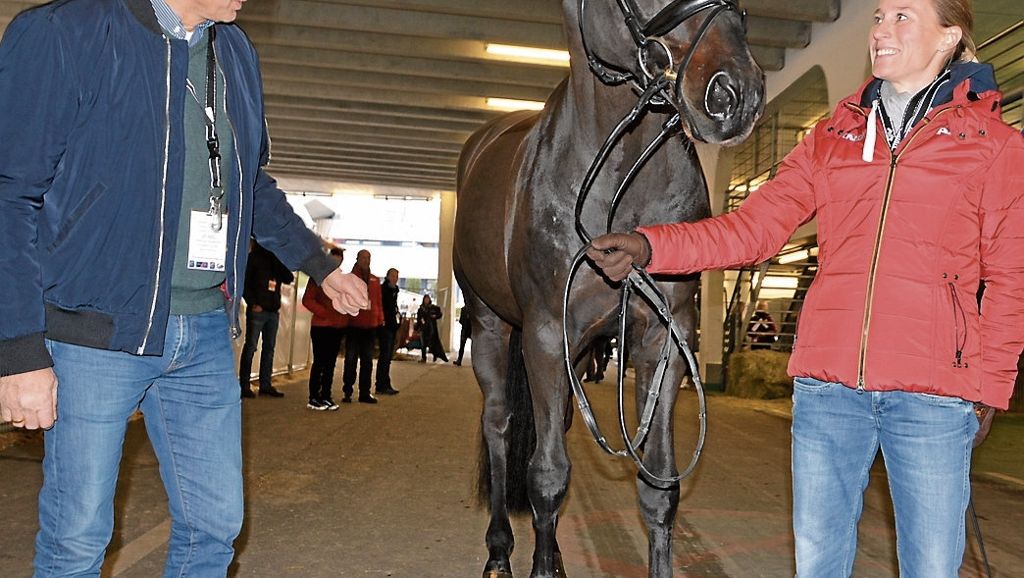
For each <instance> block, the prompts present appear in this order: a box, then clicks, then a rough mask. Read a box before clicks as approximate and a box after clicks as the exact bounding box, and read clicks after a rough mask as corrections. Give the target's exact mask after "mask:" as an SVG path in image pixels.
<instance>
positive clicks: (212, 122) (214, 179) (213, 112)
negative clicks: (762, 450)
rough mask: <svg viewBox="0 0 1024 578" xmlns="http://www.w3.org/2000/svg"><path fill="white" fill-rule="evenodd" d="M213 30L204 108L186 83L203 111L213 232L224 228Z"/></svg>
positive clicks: (207, 57)
mask: <svg viewBox="0 0 1024 578" xmlns="http://www.w3.org/2000/svg"><path fill="white" fill-rule="evenodd" d="M215 30H216V29H215V28H214V27H212V26H211V27H210V28H209V29H208V30H207V34H208V37H207V47H206V106H203V103H201V102H199V97H198V96H197V95H196V89H195V86H193V85H192V82H191V81H187V86H188V91H189V93H191V94H192V98H193V99H194V100H195V101H196V104H198V105H199V107H200V108H201V109H202V110H203V122H205V123H206V148H207V149H208V150H209V152H210V210H209V215H210V216H211V217H216V219H214V220H213V223H212V224H211V225H210V226H211V228H213V230H214V231H220V230H221V228H222V227H223V226H224V186H223V183H221V172H220V168H221V167H220V160H221V156H220V138H219V137H218V136H217V101H216V98H217V96H216V95H217V54H216V53H215V52H214V50H213V39H214V36H215Z"/></svg>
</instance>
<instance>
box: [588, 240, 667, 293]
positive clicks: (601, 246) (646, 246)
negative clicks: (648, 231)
mask: <svg viewBox="0 0 1024 578" xmlns="http://www.w3.org/2000/svg"><path fill="white" fill-rule="evenodd" d="M587 257H589V258H590V260H591V261H593V262H594V264H595V265H597V267H598V268H599V269H601V272H602V273H604V276H605V277H607V278H608V279H610V280H612V281H622V280H623V279H625V278H626V277H627V276H629V273H630V271H632V270H633V265H636V266H637V267H646V266H647V264H648V263H650V262H651V245H650V243H648V242H647V238H646V237H644V236H643V235H641V234H640V233H636V232H631V233H610V234H608V235H601V236H600V237H597V238H595V239H594V240H592V241H591V242H590V248H589V249H587Z"/></svg>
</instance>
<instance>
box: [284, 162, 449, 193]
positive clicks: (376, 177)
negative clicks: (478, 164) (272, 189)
mask: <svg viewBox="0 0 1024 578" xmlns="http://www.w3.org/2000/svg"><path fill="white" fill-rule="evenodd" d="M269 172H270V174H271V175H273V176H277V175H291V176H295V177H304V178H326V179H330V180H336V181H344V182H353V183H367V184H390V185H404V186H411V187H414V188H420V189H439V190H447V191H454V190H455V180H454V179H438V178H429V177H418V176H415V175H400V174H394V173H391V174H389V173H382V172H379V171H348V170H310V169H309V168H303V167H289V168H285V167H281V168H279V169H269Z"/></svg>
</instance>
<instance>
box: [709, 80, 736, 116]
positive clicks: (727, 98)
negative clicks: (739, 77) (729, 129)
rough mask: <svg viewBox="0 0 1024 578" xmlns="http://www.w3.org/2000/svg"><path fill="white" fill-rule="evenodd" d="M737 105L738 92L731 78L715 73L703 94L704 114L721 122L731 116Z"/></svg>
mask: <svg viewBox="0 0 1024 578" xmlns="http://www.w3.org/2000/svg"><path fill="white" fill-rule="evenodd" d="M739 104H740V98H739V91H738V90H737V87H736V85H735V83H734V82H733V80H732V78H730V77H729V75H728V74H727V73H725V72H722V71H718V72H716V73H715V75H714V76H712V77H711V81H710V82H708V86H707V90H706V92H705V94H704V110H705V112H707V113H708V116H710V117H711V118H714V119H715V120H720V121H721V120H725V119H727V118H729V117H730V116H732V115H733V113H735V112H736V109H737V108H738V107H739Z"/></svg>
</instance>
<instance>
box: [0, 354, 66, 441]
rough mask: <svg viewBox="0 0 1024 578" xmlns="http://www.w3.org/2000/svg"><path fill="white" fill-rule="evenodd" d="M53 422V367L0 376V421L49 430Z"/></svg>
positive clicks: (55, 390)
mask: <svg viewBox="0 0 1024 578" xmlns="http://www.w3.org/2000/svg"><path fill="white" fill-rule="evenodd" d="M56 419H57V376H56V375H55V374H54V373H53V368H51V367H47V368H45V369H37V370H35V371H29V372H26V373H18V374H15V375H8V376H4V377H0V422H4V421H9V422H11V425H13V426H14V427H23V428H25V429H40V428H42V429H50V428H51V427H53V422H54V421H56Z"/></svg>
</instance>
